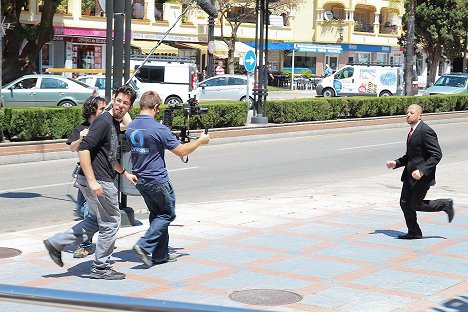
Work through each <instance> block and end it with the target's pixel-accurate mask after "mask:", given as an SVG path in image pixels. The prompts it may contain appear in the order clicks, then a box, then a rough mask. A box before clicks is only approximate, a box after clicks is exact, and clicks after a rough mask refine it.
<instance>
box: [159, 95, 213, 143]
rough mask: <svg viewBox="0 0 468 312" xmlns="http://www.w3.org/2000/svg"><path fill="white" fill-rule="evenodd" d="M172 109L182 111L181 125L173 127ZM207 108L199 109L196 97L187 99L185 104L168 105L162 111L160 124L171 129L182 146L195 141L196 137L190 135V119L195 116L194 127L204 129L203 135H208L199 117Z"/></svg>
mask: <svg viewBox="0 0 468 312" xmlns="http://www.w3.org/2000/svg"><path fill="white" fill-rule="evenodd" d="M174 109H182V110H183V115H184V124H183V125H173V120H174ZM207 113H208V107H201V106H200V105H198V101H197V99H196V97H193V98H189V99H188V101H187V103H186V104H183V105H181V104H169V107H168V108H166V110H165V111H164V115H163V119H162V123H163V124H164V125H165V126H167V127H168V128H169V129H171V131H172V133H173V134H174V135H175V136H176V137H177V139H178V140H179V141H180V142H181V143H182V144H183V143H187V142H190V140H196V139H197V138H198V137H195V136H191V135H190V117H192V116H196V117H197V121H196V125H195V126H196V127H200V128H205V133H208V128H207V127H205V126H204V124H203V123H202V121H201V118H200V115H202V114H207Z"/></svg>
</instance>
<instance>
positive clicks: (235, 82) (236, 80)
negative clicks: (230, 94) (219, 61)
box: [228, 77, 247, 86]
mask: <svg viewBox="0 0 468 312" xmlns="http://www.w3.org/2000/svg"><path fill="white" fill-rule="evenodd" d="M246 84H247V83H246V81H245V80H244V79H242V78H236V77H229V80H228V85H231V86H242V85H246Z"/></svg>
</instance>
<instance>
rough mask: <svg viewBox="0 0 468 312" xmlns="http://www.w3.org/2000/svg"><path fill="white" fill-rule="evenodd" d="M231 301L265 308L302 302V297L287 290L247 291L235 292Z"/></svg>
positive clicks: (230, 296) (231, 296) (231, 295)
mask: <svg viewBox="0 0 468 312" xmlns="http://www.w3.org/2000/svg"><path fill="white" fill-rule="evenodd" d="M229 298H231V300H234V301H237V302H240V303H245V304H251V305H264V306H279V305H285V304H291V303H296V302H299V301H301V300H302V296H301V295H298V294H296V293H293V292H291V291H287V290H277V289H246V290H240V291H236V292H233V293H232V294H230V295H229Z"/></svg>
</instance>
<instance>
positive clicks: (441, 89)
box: [423, 73, 468, 95]
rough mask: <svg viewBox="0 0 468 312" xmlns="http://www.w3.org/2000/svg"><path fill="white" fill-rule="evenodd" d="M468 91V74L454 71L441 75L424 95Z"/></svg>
mask: <svg viewBox="0 0 468 312" xmlns="http://www.w3.org/2000/svg"><path fill="white" fill-rule="evenodd" d="M457 93H468V74H462V73H452V74H445V75H442V76H440V77H439V79H437V81H436V82H435V83H434V84H433V85H432V86H430V87H429V88H427V89H426V90H424V94H423V95H433V94H457Z"/></svg>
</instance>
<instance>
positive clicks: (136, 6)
mask: <svg viewBox="0 0 468 312" xmlns="http://www.w3.org/2000/svg"><path fill="white" fill-rule="evenodd" d="M132 8H133V13H132V18H138V19H142V18H144V17H145V1H144V0H133V5H132Z"/></svg>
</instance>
